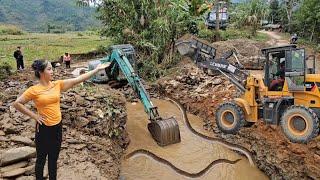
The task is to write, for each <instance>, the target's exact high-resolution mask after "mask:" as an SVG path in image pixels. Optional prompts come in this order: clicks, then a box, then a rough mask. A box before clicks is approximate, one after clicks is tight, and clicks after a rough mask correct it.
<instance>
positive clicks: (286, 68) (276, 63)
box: [261, 45, 306, 92]
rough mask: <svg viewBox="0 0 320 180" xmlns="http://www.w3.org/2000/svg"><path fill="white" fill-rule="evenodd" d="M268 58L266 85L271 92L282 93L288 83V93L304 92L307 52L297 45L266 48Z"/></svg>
mask: <svg viewBox="0 0 320 180" xmlns="http://www.w3.org/2000/svg"><path fill="white" fill-rule="evenodd" d="M261 51H262V53H263V54H264V55H265V57H266V63H265V76H264V83H265V85H266V86H267V87H268V90H269V91H282V90H283V87H284V84H285V83H287V85H288V91H293V92H294V91H304V83H305V74H306V68H305V65H306V64H305V50H304V49H298V48H297V47H296V45H287V46H278V47H271V48H264V49H262V50H261Z"/></svg>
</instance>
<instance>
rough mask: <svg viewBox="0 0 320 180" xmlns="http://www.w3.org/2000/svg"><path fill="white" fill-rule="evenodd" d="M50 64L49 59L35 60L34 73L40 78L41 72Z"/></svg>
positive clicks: (33, 64)
mask: <svg viewBox="0 0 320 180" xmlns="http://www.w3.org/2000/svg"><path fill="white" fill-rule="evenodd" d="M47 66H48V61H46V60H43V59H41V60H35V61H33V63H32V69H33V70H34V75H35V76H36V77H37V78H38V79H40V72H41V73H42V72H44V70H45V69H46V67H47Z"/></svg>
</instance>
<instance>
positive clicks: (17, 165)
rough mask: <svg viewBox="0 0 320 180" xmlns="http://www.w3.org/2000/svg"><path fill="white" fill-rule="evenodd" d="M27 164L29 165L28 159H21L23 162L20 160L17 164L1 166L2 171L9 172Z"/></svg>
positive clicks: (0, 170)
mask: <svg viewBox="0 0 320 180" xmlns="http://www.w3.org/2000/svg"><path fill="white" fill-rule="evenodd" d="M27 165H28V162H27V161H21V162H19V163H17V164H12V165H9V166H5V167H2V168H0V172H1V173H4V172H7V171H12V170H14V169H17V168H23V167H26V166H27Z"/></svg>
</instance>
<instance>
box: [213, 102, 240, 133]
mask: <svg viewBox="0 0 320 180" xmlns="http://www.w3.org/2000/svg"><path fill="white" fill-rule="evenodd" d="M216 123H217V126H218V128H219V129H220V130H221V131H222V132H224V133H227V134H235V133H237V132H238V131H239V130H240V128H241V127H243V126H244V125H245V123H246V120H245V119H244V112H243V110H242V109H241V107H240V106H238V105H237V104H235V103H232V102H227V103H223V104H221V105H220V106H219V107H218V109H217V112H216Z"/></svg>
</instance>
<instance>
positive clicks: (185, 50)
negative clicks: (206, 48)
mask: <svg viewBox="0 0 320 180" xmlns="http://www.w3.org/2000/svg"><path fill="white" fill-rule="evenodd" d="M175 46H176V47H177V49H178V51H179V53H180V54H181V55H182V56H185V55H187V54H194V51H195V50H194V49H193V48H191V46H192V42H191V41H190V40H189V41H188V40H180V41H177V42H176V43H175Z"/></svg>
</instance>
